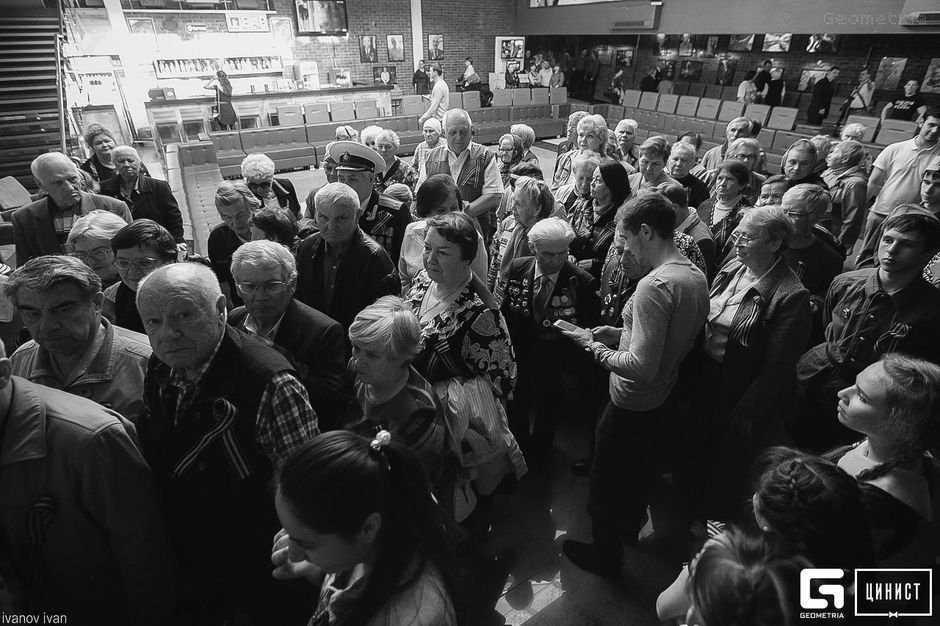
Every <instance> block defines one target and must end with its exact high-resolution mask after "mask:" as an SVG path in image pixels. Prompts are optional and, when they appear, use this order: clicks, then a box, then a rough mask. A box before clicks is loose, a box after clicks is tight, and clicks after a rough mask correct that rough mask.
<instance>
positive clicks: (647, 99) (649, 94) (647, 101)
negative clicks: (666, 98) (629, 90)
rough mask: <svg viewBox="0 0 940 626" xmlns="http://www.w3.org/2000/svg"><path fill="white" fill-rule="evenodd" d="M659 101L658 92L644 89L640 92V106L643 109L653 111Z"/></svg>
mask: <svg viewBox="0 0 940 626" xmlns="http://www.w3.org/2000/svg"><path fill="white" fill-rule="evenodd" d="M657 102H659V94H658V93H656V92H655V91H644V92H642V93H641V94H640V108H641V109H643V110H644V111H655V110H656V103H657Z"/></svg>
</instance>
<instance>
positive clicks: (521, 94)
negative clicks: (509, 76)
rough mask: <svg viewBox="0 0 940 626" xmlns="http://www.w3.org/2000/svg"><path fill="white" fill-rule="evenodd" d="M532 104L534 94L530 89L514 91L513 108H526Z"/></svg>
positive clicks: (523, 88)
mask: <svg viewBox="0 0 940 626" xmlns="http://www.w3.org/2000/svg"><path fill="white" fill-rule="evenodd" d="M527 104H532V93H531V92H530V91H529V89H528V87H519V88H516V89H513V90H512V106H514V107H517V106H525V105H527Z"/></svg>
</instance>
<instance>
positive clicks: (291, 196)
mask: <svg viewBox="0 0 940 626" xmlns="http://www.w3.org/2000/svg"><path fill="white" fill-rule="evenodd" d="M241 169H242V178H244V179H245V182H246V183H247V184H248V188H249V189H251V192H252V193H253V194H255V197H257V198H258V200H259V201H260V202H261V204H265V205H267V204H275V205H277V206H280V207H281V208H284V209H290V211H291V213H293V214H294V217H296V218H298V219H299V218H300V200H298V199H297V192H296V191H295V190H294V183H292V182H290V181H289V180H287V179H286V178H275V177H274V171H275V167H274V161H272V160H271V159H270V157H268V156H267V155H266V154H261V153H255V154H249V155H248V156H246V157H245V159H244V160H243V161H242V167H241Z"/></svg>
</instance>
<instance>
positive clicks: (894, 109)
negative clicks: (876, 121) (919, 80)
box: [888, 93, 924, 122]
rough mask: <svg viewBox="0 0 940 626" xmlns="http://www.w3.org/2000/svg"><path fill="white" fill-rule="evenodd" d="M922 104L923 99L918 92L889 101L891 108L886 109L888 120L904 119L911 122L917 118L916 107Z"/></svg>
mask: <svg viewBox="0 0 940 626" xmlns="http://www.w3.org/2000/svg"><path fill="white" fill-rule="evenodd" d="M922 106H924V99H923V98H922V97H921V96H920V94H919V93H915V94H914V95H913V96H900V97H898V98H895V99H894V100H892V102H891V110H890V111H888V119H889V120H906V121H908V122H913V121H914V120H915V119H917V109H919V108H920V107H922Z"/></svg>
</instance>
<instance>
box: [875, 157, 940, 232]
mask: <svg viewBox="0 0 940 626" xmlns="http://www.w3.org/2000/svg"><path fill="white" fill-rule="evenodd" d="M916 141H917V140H916V139H908V140H907V141H899V142H897V143H893V144H891V145H890V146H888V147H887V148H885V149H884V150H882V151H881V154H879V155H878V157H877V158H876V159H875V169H880V170H881V171H883V172H884V185H883V186H882V187H881V191H879V192H878V197H877V198H875V204H873V205H872V207H871V212H872V213H875V214H876V215H887V214H888V213H890V212H891V211H893V210H894V208H895V207H897V206H898V205H899V204H919V203H920V183H921V180H923V178H924V172H926V171H927V166H928V165H929V164H930V163H932V162H933V160H934V159H935V158H937V157H938V156H940V141H938V142H937V143H935V144H933V145H932V146H924V147H923V148H918V147H917V143H916Z"/></svg>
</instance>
